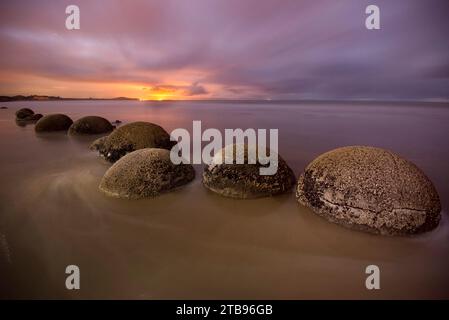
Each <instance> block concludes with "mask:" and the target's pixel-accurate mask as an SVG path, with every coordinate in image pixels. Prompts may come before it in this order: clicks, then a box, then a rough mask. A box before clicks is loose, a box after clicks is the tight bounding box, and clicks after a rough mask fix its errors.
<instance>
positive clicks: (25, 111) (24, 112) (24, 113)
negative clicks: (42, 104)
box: [16, 108, 34, 120]
mask: <svg viewBox="0 0 449 320" xmlns="http://www.w3.org/2000/svg"><path fill="white" fill-rule="evenodd" d="M33 114H34V111H33V110H31V109H29V108H22V109H19V110H17V111H16V119H17V120H23V119H25V118H27V117H30V116H32V115H33Z"/></svg>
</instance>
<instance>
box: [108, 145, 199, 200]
mask: <svg viewBox="0 0 449 320" xmlns="http://www.w3.org/2000/svg"><path fill="white" fill-rule="evenodd" d="M194 177H195V170H194V169H193V167H192V165H190V164H178V165H176V164H173V163H172V162H171V160H170V151H168V150H166V149H156V148H152V149H141V150H137V151H134V152H131V153H129V154H127V155H126V156H124V157H123V158H121V159H120V160H119V161H117V162H116V163H115V164H114V165H113V166H112V167H110V168H109V170H108V171H106V173H105V175H104V177H103V179H102V180H101V183H100V190H101V191H103V192H104V193H105V194H106V195H109V196H112V197H117V198H126V199H141V198H150V197H155V196H157V195H160V194H161V193H164V192H168V191H170V190H173V189H175V188H177V187H180V186H182V185H185V184H187V183H188V182H190V181H192V180H193V179H194Z"/></svg>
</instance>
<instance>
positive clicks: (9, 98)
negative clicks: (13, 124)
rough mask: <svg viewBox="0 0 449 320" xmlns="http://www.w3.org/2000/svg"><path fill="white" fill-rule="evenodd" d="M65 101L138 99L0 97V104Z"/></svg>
mask: <svg viewBox="0 0 449 320" xmlns="http://www.w3.org/2000/svg"><path fill="white" fill-rule="evenodd" d="M65 100H139V99H136V98H127V97H117V98H63V97H59V96H42V95H31V96H23V95H17V96H0V102H7V101H65Z"/></svg>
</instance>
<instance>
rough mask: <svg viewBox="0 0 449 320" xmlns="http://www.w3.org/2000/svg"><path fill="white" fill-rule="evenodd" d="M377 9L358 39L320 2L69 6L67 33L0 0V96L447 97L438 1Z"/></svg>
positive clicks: (59, 17) (344, 17) (358, 17)
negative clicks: (72, 12)
mask: <svg viewBox="0 0 449 320" xmlns="http://www.w3.org/2000/svg"><path fill="white" fill-rule="evenodd" d="M378 2H379V3H378V4H379V5H382V7H383V10H385V12H388V15H384V16H383V18H382V19H383V20H382V23H383V25H384V26H385V30H384V29H382V30H378V31H376V32H374V33H370V34H367V33H366V29H365V28H364V25H363V19H364V11H363V10H362V9H363V8H359V7H358V6H351V5H349V4H348V5H340V4H337V2H335V1H331V0H323V1H319V3H318V2H317V1H310V0H302V1H299V0H298V1H287V2H286V3H283V4H282V5H279V2H278V1H275V0H266V1H263V2H261V1H257V0H248V1H234V0H229V1H218V2H217V3H214V4H213V5H211V4H210V1H206V0H198V1H194V2H193V3H191V2H190V1H174V4H173V7H172V6H169V5H167V2H166V1H157V0H153V1H140V0H136V1H131V3H129V2H128V1H126V2H120V1H112V2H110V3H109V2H105V3H101V5H99V4H96V3H95V2H92V1H86V0H79V1H77V5H78V6H79V7H80V12H81V13H80V14H81V21H82V22H81V27H80V29H79V30H67V29H66V28H65V25H64V19H65V6H66V3H65V2H64V1H62V2H60V1H55V2H52V1H39V2H36V1H24V2H22V1H19V2H15V1H2V2H1V3H0V41H1V43H2V46H1V48H0V57H1V58H0V70H1V71H0V95H17V94H22V95H30V94H37V95H57V96H64V97H94V98H100V97H103V98H112V97H117V96H120V97H123V96H124V97H130V98H137V99H141V100H167V99H170V100H171V99H176V100H179V99H222V98H224V99H259V100H268V99H273V100H276V99H374V100H376V99H407V100H414V99H416V100H427V99H443V100H447V99H449V96H448V93H447V86H448V75H447V73H445V72H444V70H447V68H446V67H447V40H446V37H447V35H446V34H445V30H447V27H448V23H447V21H448V20H447V17H446V16H445V15H443V14H441V12H444V10H443V6H444V3H445V2H444V1H439V0H438V3H441V6H438V5H435V6H431V7H430V8H429V9H427V8H428V7H427V6H426V2H425V1H417V0H411V1H410V2H409V6H410V8H409V10H407V11H406V12H404V11H403V7H401V5H400V4H397V3H396V2H395V1H385V0H379V1H378ZM446 5H447V3H446ZM423 7H425V8H426V10H424V9H423ZM173 8H176V10H173ZM254 8H257V14H255V12H254V11H255V10H254ZM14 12H20V14H13V13H14ZM36 12H39V14H36ZM198 12H201V15H200V16H201V19H199V18H198V17H199V16H198ZM414 12H420V13H422V16H421V17H420V18H419V19H420V21H423V23H424V24H426V26H427V27H426V28H425V29H422V28H421V27H420V26H419V25H417V24H416V23H414V21H415V20H416V17H415V16H414ZM311 13H313V14H315V13H316V14H317V16H319V21H315V20H314V19H310V14H311ZM318 13H319V15H318ZM392 17H394V19H393V18H392ZM410 34H415V35H419V37H418V36H417V37H416V39H413V40H411V39H410V37H409V35H410ZM401 57H402V58H401ZM403 57H407V59H404V58H403ZM392 75H394V76H392ZM426 79H428V80H429V81H426ZM392 89H394V90H392ZM392 92H393V93H392Z"/></svg>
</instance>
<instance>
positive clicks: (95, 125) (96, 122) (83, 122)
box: [69, 116, 114, 135]
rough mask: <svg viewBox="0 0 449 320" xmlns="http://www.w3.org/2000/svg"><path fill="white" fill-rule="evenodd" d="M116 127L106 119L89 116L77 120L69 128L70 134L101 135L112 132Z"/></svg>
mask: <svg viewBox="0 0 449 320" xmlns="http://www.w3.org/2000/svg"><path fill="white" fill-rule="evenodd" d="M113 129H114V127H113V126H112V125H111V123H110V122H109V121H108V120H106V119H105V118H102V117H98V116H87V117H83V118H81V119H78V120H76V121H75V122H74V123H73V124H72V125H71V126H70V128H69V134H72V135H77V134H101V133H107V132H111V131H112V130H113Z"/></svg>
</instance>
